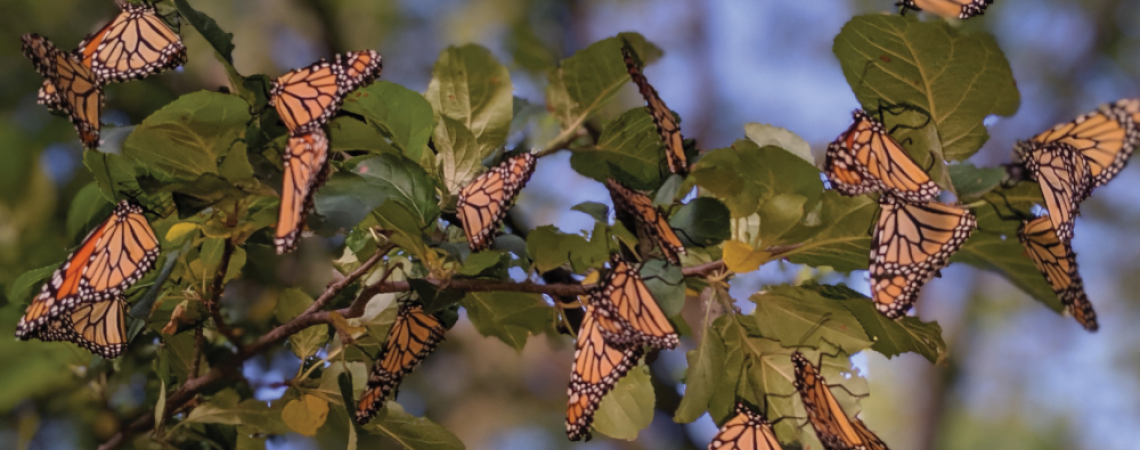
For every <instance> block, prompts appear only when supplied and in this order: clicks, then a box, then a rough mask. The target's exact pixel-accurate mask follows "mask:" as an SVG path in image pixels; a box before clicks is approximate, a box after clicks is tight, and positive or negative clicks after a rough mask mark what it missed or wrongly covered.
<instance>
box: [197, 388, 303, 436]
mask: <svg viewBox="0 0 1140 450" xmlns="http://www.w3.org/2000/svg"><path fill="white" fill-rule="evenodd" d="M239 401H240V402H239ZM182 423H216V424H222V425H245V426H247V427H251V428H252V429H254V430H256V431H257V432H259V433H266V434H287V433H289V432H290V431H292V430H291V429H290V428H289V427H288V426H286V425H285V422H283V421H282V420H281V413H280V412H279V411H276V410H273V409H270V408H269V406H267V405H266V404H265V402H263V401H259V400H256V399H252V398H251V399H246V400H241V397H240V396H238V394H237V392H236V391H234V390H233V389H231V388H227V389H225V390H222V391H221V392H218V393H217V394H215V395H214V396H213V398H211V399H209V400H207V401H206V402H205V403H203V404H201V405H198V406H197V407H195V408H194V409H192V410H190V415H188V416H187V417H186V419H185V420H184V421H183V422H182Z"/></svg>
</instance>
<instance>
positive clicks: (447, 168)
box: [432, 116, 484, 195]
mask: <svg viewBox="0 0 1140 450" xmlns="http://www.w3.org/2000/svg"><path fill="white" fill-rule="evenodd" d="M432 138H433V140H432V143H433V144H435V148H436V150H437V151H438V152H439V154H438V155H436V165H437V166H438V167H439V171H440V175H441V176H442V177H443V181H444V184H446V185H447V191H448V192H450V193H451V194H452V195H458V194H459V190H460V189H462V188H463V186H464V185H466V184H467V182H468V181H471V179H472V178H475V175H478V174H479V172H482V171H483V156H484V155H483V153H482V149H480V148H479V143H478V142H477V141H476V140H475V135H474V134H473V133H471V130H469V129H467V127H466V126H465V125H463V123H462V122H460V121H458V120H455V119H452V118H450V117H446V116H445V117H443V118H441V120H440V122H439V124H438V125H436V127H435V133H434V134H432Z"/></svg>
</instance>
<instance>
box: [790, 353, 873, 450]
mask: <svg viewBox="0 0 1140 450" xmlns="http://www.w3.org/2000/svg"><path fill="white" fill-rule="evenodd" d="M792 364H793V365H794V366H795V369H796V379H795V382H794V385H795V388H796V391H797V392H799V394H800V399H801V400H802V401H803V404H804V410H806V411H807V414H808V421H809V422H811V425H812V428H814V429H815V434H816V436H817V437H819V441H820V442H821V443H822V444H823V446H824V447H825V448H827V449H828V450H852V449H861V450H887V445H886V444H885V443H884V442H883V441H882V440H881V439H879V437H878V436H875V434H874V433H872V432H871V430H869V429H867V426H866V425H863V421H861V420H859V419H857V418H848V417H847V413H845V412H844V411H843V408H842V407H840V406H839V402H838V401H836V400H835V396H834V395H832V394H831V390H830V389H829V388H828V386H827V382H826V381H825V380H824V379H823V377H822V376H821V375H820V374H819V370H817V369H816V367H815V366H813V365H812V364H811V363H810V362H808V360H807V358H804V355H803V354H801V353H800V352H795V353H793V354H792Z"/></svg>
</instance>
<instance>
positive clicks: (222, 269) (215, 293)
mask: <svg viewBox="0 0 1140 450" xmlns="http://www.w3.org/2000/svg"><path fill="white" fill-rule="evenodd" d="M236 248H237V246H236V245H234V241H233V238H229V239H226V243H225V249H224V250H223V251H222V262H221V263H220V264H219V265H218V272H217V273H215V274H214V282H213V283H212V284H211V285H210V291H209V295H210V298H209V299H208V300H206V309H208V310H209V311H210V317H211V318H213V319H214V326H215V327H216V328H217V329H218V332H219V333H221V334H222V336H225V337H226V339H228V340H229V341H230V343H231V344H233V345H234V347H235V348H238V349H240V348H241V340H240V339H238V337H237V335H235V334H234V332H233V330H231V329H230V327H229V325H226V321H225V320H224V319H223V318H222V311H221V304H220V303H221V299H222V292H223V291H224V289H225V280H226V272H228V271H229V269H230V259H232V258H233V256H234V250H235V249H236Z"/></svg>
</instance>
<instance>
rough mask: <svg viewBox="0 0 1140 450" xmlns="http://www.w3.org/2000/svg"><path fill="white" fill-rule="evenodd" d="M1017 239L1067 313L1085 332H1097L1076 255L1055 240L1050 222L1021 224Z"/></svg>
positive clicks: (1043, 218) (1094, 313)
mask: <svg viewBox="0 0 1140 450" xmlns="http://www.w3.org/2000/svg"><path fill="white" fill-rule="evenodd" d="M1017 237H1018V239H1020V240H1021V245H1024V246H1025V250H1026V252H1027V253H1029V257H1030V259H1032V260H1033V264H1035V265H1036V266H1037V270H1040V271H1041V273H1042V274H1043V275H1045V280H1046V281H1048V282H1049V286H1051V287H1052V288H1053V292H1056V293H1057V296H1058V297H1059V298H1060V299H1061V303H1063V304H1064V305H1065V307H1066V308H1067V309H1068V310H1069V313H1070V314H1072V315H1073V317H1075V318H1076V319H1077V322H1080V324H1081V326H1083V327H1085V329H1086V330H1089V331H1096V330H1097V328H1099V327H1098V325H1097V322H1096V312H1095V311H1093V306H1092V303H1090V302H1089V299H1088V297H1087V296H1086V295H1085V288H1084V285H1083V283H1082V281H1081V275H1080V273H1078V272H1077V255H1076V254H1075V253H1073V249H1072V247H1070V246H1069V243H1068V242H1065V241H1062V240H1061V239H1059V238H1058V237H1057V233H1056V232H1055V231H1053V224H1052V222H1050V221H1049V218H1048V217H1039V218H1037V219H1034V220H1032V221H1030V220H1023V221H1022V222H1021V228H1019V229H1018V230H1017Z"/></svg>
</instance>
